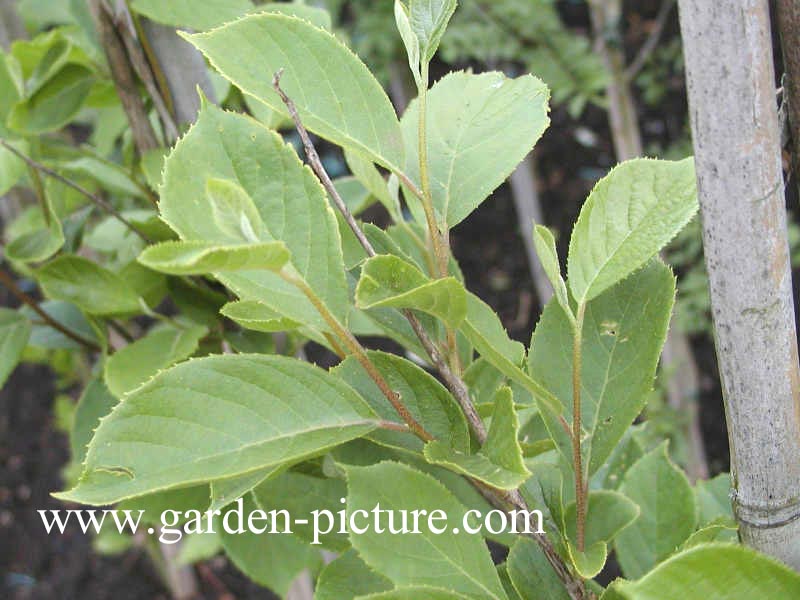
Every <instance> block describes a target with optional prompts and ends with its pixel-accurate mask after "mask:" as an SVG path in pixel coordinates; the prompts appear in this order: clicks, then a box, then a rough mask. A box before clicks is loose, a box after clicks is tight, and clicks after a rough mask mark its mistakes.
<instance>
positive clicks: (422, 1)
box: [408, 0, 457, 63]
mask: <svg viewBox="0 0 800 600" xmlns="http://www.w3.org/2000/svg"><path fill="white" fill-rule="evenodd" d="M456 5H457V2H456V0H409V7H408V12H409V22H410V26H411V30H412V31H413V32H414V35H415V36H416V37H417V39H418V40H419V52H420V55H421V56H420V57H421V59H422V60H423V61H425V62H426V63H428V62H430V61H431V60H432V59H433V55H434V54H436V49H437V48H438V47H439V42H440V41H441V40H442V36H443V35H444V30H445V29H446V28H447V23H448V22H449V21H450V17H452V16H453V13H454V12H455V10H456Z"/></svg>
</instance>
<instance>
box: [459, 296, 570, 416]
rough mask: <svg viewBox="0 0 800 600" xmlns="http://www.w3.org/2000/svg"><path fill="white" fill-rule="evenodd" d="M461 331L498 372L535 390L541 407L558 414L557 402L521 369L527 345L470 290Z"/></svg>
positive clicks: (529, 389) (526, 387)
mask: <svg viewBox="0 0 800 600" xmlns="http://www.w3.org/2000/svg"><path fill="white" fill-rule="evenodd" d="M461 332H462V333H463V334H464V335H465V337H466V338H467V340H469V342H470V343H471V344H472V345H473V346H474V347H475V350H477V351H478V353H479V354H480V355H481V356H483V357H484V358H485V359H486V360H487V361H488V362H489V363H491V364H492V365H493V366H494V367H495V368H496V369H497V370H498V371H500V372H501V373H502V374H503V375H505V376H506V377H508V378H509V379H511V380H512V381H513V382H515V383H517V384H519V385H521V386H523V387H524V388H525V389H526V390H528V391H529V392H530V393H532V394H533V395H534V396H535V397H536V400H537V402H540V403H541V404H540V408H542V409H546V410H549V411H551V412H554V413H555V414H558V401H557V400H556V399H555V398H554V397H553V395H552V394H551V393H550V392H549V391H548V390H547V389H545V388H544V387H543V386H542V385H541V384H540V383H539V382H537V381H535V380H534V379H532V378H531V377H530V376H529V375H528V374H527V373H526V372H525V371H523V370H522V369H521V368H520V365H521V364H522V362H523V361H524V359H525V347H524V346H523V345H522V344H520V343H519V342H517V341H515V340H512V339H510V338H509V337H508V333H507V332H506V330H505V328H504V327H503V324H502V323H501V322H500V318H499V317H498V316H497V314H496V313H495V312H494V310H492V308H491V307H490V306H489V305H488V304H486V303H485V302H484V301H483V300H481V299H480V298H478V297H477V296H476V295H474V294H470V293H467V318H466V319H465V320H464V322H463V323H462V324H461Z"/></svg>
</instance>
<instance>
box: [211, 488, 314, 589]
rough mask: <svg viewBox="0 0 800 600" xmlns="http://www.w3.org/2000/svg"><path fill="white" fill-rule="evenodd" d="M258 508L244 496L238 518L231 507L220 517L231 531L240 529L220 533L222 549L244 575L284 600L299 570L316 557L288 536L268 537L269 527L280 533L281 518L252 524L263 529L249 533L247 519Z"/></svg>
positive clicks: (282, 524) (296, 538)
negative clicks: (240, 526)
mask: <svg viewBox="0 0 800 600" xmlns="http://www.w3.org/2000/svg"><path fill="white" fill-rule="evenodd" d="M258 508H260V507H259V506H258V505H257V504H256V503H254V502H253V500H252V498H251V497H250V496H249V495H247V496H245V497H244V500H243V502H242V511H241V513H240V514H239V513H238V512H237V511H238V507H231V508H230V509H229V510H228V512H227V513H225V514H223V515H222V517H221V518H222V519H224V518H228V519H230V521H229V523H230V524H231V528H234V527H237V525H238V524H239V523H241V525H242V529H241V531H242V533H229V532H228V531H227V530H225V529H222V530H221V531H220V539H221V540H222V547H223V548H224V549H225V553H226V554H227V555H228V556H229V557H230V559H231V560H232V561H233V564H235V565H236V566H237V567H238V568H239V569H241V571H242V572H243V573H244V574H245V575H247V576H248V577H249V578H250V579H252V580H253V581H255V582H256V583H259V584H261V585H263V586H266V587H268V588H269V589H271V590H273V591H274V592H275V593H277V594H280V596H281V598H284V597H286V593H287V592H288V591H289V587H290V586H291V584H292V581H293V580H294V579H295V577H297V575H298V574H299V573H300V572H301V571H302V570H303V569H305V568H307V567H309V566H311V565H313V564H314V562H315V559H316V558H317V557H318V554H317V552H316V551H315V550H314V548H313V547H312V546H308V545H306V544H305V543H304V542H303V541H302V540H301V539H299V538H298V537H297V536H295V535H294V534H292V533H275V534H272V533H270V531H272V529H271V528H272V527H273V526H275V528H276V531H281V532H282V531H283V527H284V523H282V522H281V521H282V520H283V519H281V518H279V519H277V523H273V522H272V521H255V522H254V524H255V525H256V527H259V528H262V527H264V528H267V529H266V532H265V533H254V532H252V531H250V530H249V529H248V527H249V526H248V520H249V518H250V517H249V515H252V514H253V511H255V510H257V509H258ZM271 509H272V507H267V510H271ZM266 514H268V513H266ZM266 514H265V516H266ZM237 517H238V518H237Z"/></svg>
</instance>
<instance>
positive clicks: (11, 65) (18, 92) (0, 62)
mask: <svg viewBox="0 0 800 600" xmlns="http://www.w3.org/2000/svg"><path fill="white" fill-rule="evenodd" d="M24 93H25V84H24V82H23V80H22V70H21V69H20V65H19V63H18V62H17V60H16V58H15V57H14V56H12V55H11V54H2V53H0V132H2V133H3V134H4V135H5V122H6V118H7V117H8V113H9V111H11V109H12V108H13V106H14V105H15V104H16V103H17V102H19V100H20V98H22V95H23V94H24ZM4 193H5V192H4Z"/></svg>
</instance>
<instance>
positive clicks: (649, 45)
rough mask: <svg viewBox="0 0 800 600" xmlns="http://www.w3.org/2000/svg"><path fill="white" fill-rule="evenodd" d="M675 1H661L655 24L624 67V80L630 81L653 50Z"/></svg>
mask: <svg viewBox="0 0 800 600" xmlns="http://www.w3.org/2000/svg"><path fill="white" fill-rule="evenodd" d="M675 1H676V0H664V1H663V2H662V3H661V7H660V8H659V9H658V14H657V15H656V20H655V25H654V26H653V29H652V30H651V31H650V35H649V36H648V37H647V39H646V40H645V42H644V44H642V47H641V48H639V52H637V53H636V58H634V59H633V61H632V62H631V63H630V64H629V65H628V68H627V69H625V80H626V81H632V80H633V78H634V77H636V76H637V75H638V74H639V71H641V70H642V67H643V66H644V65H645V63H646V62H647V59H648V58H649V57H650V55H651V54H652V53H653V50H655V49H656V46H657V45H658V40H659V39H661V34H662V33H664V27H666V25H667V19H669V15H670V13H671V12H672V7H673V6H675Z"/></svg>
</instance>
